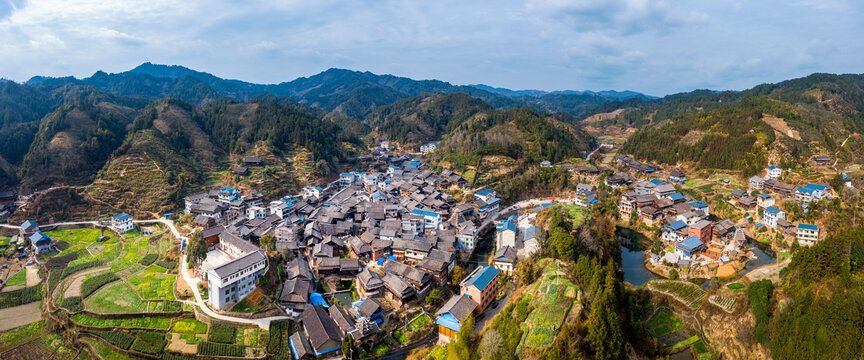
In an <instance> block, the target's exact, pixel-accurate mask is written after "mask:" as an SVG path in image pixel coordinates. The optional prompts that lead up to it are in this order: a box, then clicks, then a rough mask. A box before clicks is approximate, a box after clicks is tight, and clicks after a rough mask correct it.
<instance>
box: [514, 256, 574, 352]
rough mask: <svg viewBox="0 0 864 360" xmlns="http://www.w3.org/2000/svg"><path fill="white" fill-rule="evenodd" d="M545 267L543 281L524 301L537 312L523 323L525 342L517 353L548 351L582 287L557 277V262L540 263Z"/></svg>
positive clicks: (521, 343) (529, 315)
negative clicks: (525, 350) (540, 349)
mask: <svg viewBox="0 0 864 360" xmlns="http://www.w3.org/2000/svg"><path fill="white" fill-rule="evenodd" d="M540 264H541V265H543V266H544V268H543V272H542V274H541V275H540V280H539V281H536V282H535V283H534V284H533V285H531V287H530V289H529V293H528V294H526V295H525V298H524V299H527V300H528V301H530V302H531V306H532V307H533V308H534V309H536V310H534V311H531V312H530V313H529V314H528V315H527V316H528V317H527V318H526V319H525V321H524V322H523V324H522V339H521V341H520V345H519V346H518V347H517V350H516V352H517V354H521V353H522V350H523V348H525V347H529V348H545V347H548V346H549V345H551V344H552V342H553V341H554V340H555V335H556V334H557V333H558V330H559V329H560V327H561V325H562V324H563V323H564V320H565V319H566V318H567V315H568V311H569V310H570V307H571V306H573V304H575V303H576V302H577V301H576V297H577V294H578V291H579V287H578V286H576V285H575V284H573V283H572V282H570V281H569V280H567V279H566V278H565V277H564V276H561V275H559V274H558V270H559V267H558V265H556V263H555V262H551V261H548V262H545V263H544V262H541V263H540Z"/></svg>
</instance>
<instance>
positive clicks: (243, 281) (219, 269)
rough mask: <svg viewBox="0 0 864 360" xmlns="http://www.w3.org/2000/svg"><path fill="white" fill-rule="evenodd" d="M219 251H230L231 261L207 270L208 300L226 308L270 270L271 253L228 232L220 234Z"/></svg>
mask: <svg viewBox="0 0 864 360" xmlns="http://www.w3.org/2000/svg"><path fill="white" fill-rule="evenodd" d="M217 251H220V252H221V253H223V254H224V255H227V256H226V258H227V261H226V262H224V263H222V264H219V265H217V266H215V267H213V268H211V269H209V270H207V283H208V285H209V291H210V299H209V300H208V301H209V302H210V304H211V305H212V306H213V307H214V308H216V309H222V308H224V307H225V306H227V305H228V304H230V303H233V302H238V301H240V300H242V299H243V298H244V297H245V296H246V295H249V293H250V292H252V290H255V283H256V282H257V281H258V278H259V277H260V276H261V274H263V273H264V272H266V269H267V256H265V255H264V251H263V250H261V249H260V248H258V247H257V246H255V245H253V244H252V243H250V242H248V241H246V240H243V239H241V238H239V237H237V236H235V235H233V234H231V233H228V232H223V233H222V234H220V235H219V244H218V245H217ZM209 256H210V255H209V254H208V257H209Z"/></svg>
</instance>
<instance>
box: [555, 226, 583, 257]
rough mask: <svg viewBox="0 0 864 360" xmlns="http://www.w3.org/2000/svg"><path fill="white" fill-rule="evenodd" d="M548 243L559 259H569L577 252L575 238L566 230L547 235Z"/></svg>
mask: <svg viewBox="0 0 864 360" xmlns="http://www.w3.org/2000/svg"><path fill="white" fill-rule="evenodd" d="M549 243H550V244H551V245H552V248H553V249H554V250H555V254H556V255H557V257H558V258H559V259H561V260H566V261H571V260H573V259H575V258H576V254H578V246H577V245H578V244H576V238H574V237H573V235H570V233H568V232H563V231H559V232H556V233H554V234H552V236H551V237H549Z"/></svg>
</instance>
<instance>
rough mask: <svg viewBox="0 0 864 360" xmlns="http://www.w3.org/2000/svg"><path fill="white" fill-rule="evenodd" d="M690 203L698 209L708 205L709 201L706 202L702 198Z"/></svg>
mask: <svg viewBox="0 0 864 360" xmlns="http://www.w3.org/2000/svg"><path fill="white" fill-rule="evenodd" d="M690 205H693V207H695V208H697V209H701V208H706V207H708V203H707V202H704V201H702V200H699V201H694V202H691V203H690Z"/></svg>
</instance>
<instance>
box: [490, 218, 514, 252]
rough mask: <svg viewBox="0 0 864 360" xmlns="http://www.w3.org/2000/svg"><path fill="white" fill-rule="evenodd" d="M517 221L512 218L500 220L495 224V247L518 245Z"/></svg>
mask: <svg viewBox="0 0 864 360" xmlns="http://www.w3.org/2000/svg"><path fill="white" fill-rule="evenodd" d="M516 232H517V228H516V222H515V221H512V219H507V220H501V221H498V224H496V226H495V248H496V249H501V248H503V247H505V246H510V247H516Z"/></svg>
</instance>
